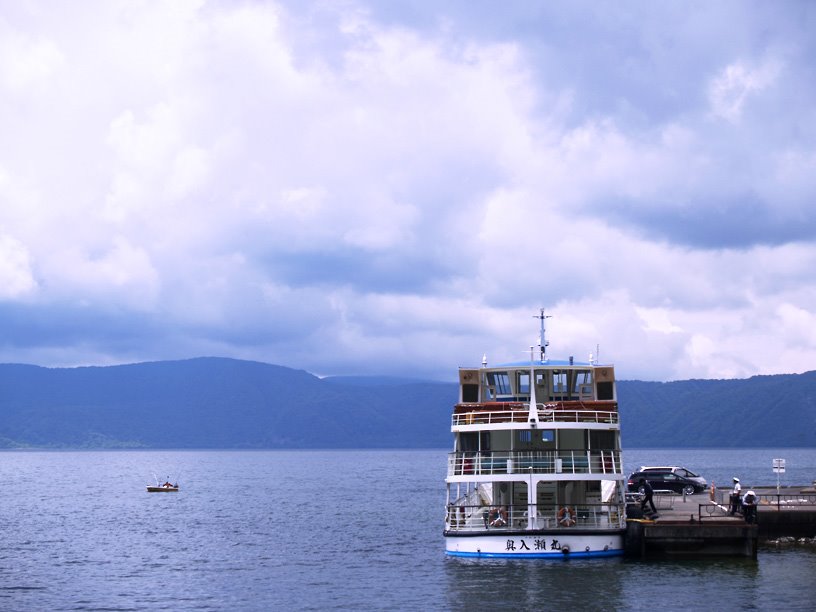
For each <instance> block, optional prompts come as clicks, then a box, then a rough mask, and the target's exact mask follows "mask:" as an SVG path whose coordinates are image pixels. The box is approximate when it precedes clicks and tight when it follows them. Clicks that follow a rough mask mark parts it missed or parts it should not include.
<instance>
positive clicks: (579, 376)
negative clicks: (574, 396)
mask: <svg viewBox="0 0 816 612" xmlns="http://www.w3.org/2000/svg"><path fill="white" fill-rule="evenodd" d="M574 384H575V388H574V389H573V390H574V391H575V393H581V387H585V386H586V385H591V384H592V374H590V372H589V371H580V372H576V373H575V383H574Z"/></svg>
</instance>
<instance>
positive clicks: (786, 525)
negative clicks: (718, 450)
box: [626, 487, 816, 559]
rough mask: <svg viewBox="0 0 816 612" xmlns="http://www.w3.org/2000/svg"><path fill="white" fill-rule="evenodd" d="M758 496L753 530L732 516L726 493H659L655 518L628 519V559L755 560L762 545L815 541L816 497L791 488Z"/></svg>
mask: <svg viewBox="0 0 816 612" xmlns="http://www.w3.org/2000/svg"><path fill="white" fill-rule="evenodd" d="M754 491H755V492H756V493H757V494H758V495H759V498H760V503H759V505H758V507H757V521H756V523H755V524H748V523H746V522H745V520H744V518H743V517H742V516H741V515H740V514H736V515H733V516H732V515H730V514H729V511H728V491H725V490H718V491H715V492H714V495H713V496H712V495H711V494H710V493H708V492H707V493H701V494H697V495H691V496H681V495H677V494H670V493H668V492H656V493H655V496H654V499H655V504H656V506H657V510H658V516H657V517H656V518H653V519H650V518H639V517H638V518H632V516H633V515H634V516H638V514H639V513H638V512H637V511H634V512H630V513H629V514H628V515H627V516H628V517H629V518H628V520H627V532H626V553H627V555H628V556H630V557H635V558H640V559H647V558H659V557H685V558H705V557H715V556H720V557H721V556H728V557H748V558H753V559H755V558H756V555H757V545H758V542H759V541H761V540H762V539H771V538H779V537H782V536H794V537H813V536H815V535H816V491H813V490H812V489H809V488H805V487H787V488H786V490H785V491H784V492H783V491H780V494H779V495H777V494H776V488H775V487H773V488H770V487H758V488H754ZM632 507H633V506H630V508H632ZM634 508H635V509H639V506H634Z"/></svg>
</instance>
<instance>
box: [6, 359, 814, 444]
mask: <svg viewBox="0 0 816 612" xmlns="http://www.w3.org/2000/svg"><path fill="white" fill-rule="evenodd" d="M618 395H619V401H620V410H621V422H622V428H623V445H624V448H627V447H669V448H670V447H728V446H732V447H754V446H762V447H784V446H794V447H812V446H816V372H808V373H805V374H800V375H780V376H757V377H753V378H749V379H746V380H688V381H679V382H670V383H656V382H639V381H620V382H619V385H618ZM456 398H457V387H456V385H455V384H453V383H437V382H428V381H416V380H409V379H397V378H377V377H353V378H329V379H320V378H318V377H316V376H313V375H311V374H309V373H307V372H304V371H301V370H293V369H290V368H286V367H282V366H276V365H270V364H265V363H258V362H250V361H239V360H234V359H221V358H199V359H190V360H185V361H167V362H155V363H141V364H133V365H124V366H111V367H87V368H62V369H52V368H42V367H37V366H29V365H14V364H5V365H0V448H288V449H292V448H447V447H449V446H450V445H451V434H450V412H451V408H452V406H453V404H454V403H455V401H456Z"/></svg>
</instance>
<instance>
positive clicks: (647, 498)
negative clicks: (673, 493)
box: [640, 478, 657, 514]
mask: <svg viewBox="0 0 816 612" xmlns="http://www.w3.org/2000/svg"><path fill="white" fill-rule="evenodd" d="M640 488H641V489H643V500H642V501H641V502H640V509H641V510H642V511H643V512H644V513H645V512H646V504H649V505H650V506H651V507H652V514H657V508H655V505H654V500H653V499H652V497H653V496H654V490H653V489H652V485H650V484H649V481H648V480H646V479H645V478H641V479H640Z"/></svg>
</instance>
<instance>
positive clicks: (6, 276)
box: [0, 235, 37, 300]
mask: <svg viewBox="0 0 816 612" xmlns="http://www.w3.org/2000/svg"><path fill="white" fill-rule="evenodd" d="M36 288H37V282H36V281H35V280H34V276H33V273H32V270H31V263H30V261H29V254H28V251H27V249H26V248H25V246H24V245H23V244H22V243H20V242H19V241H18V240H15V239H14V238H12V237H11V236H8V235H0V299H3V300H13V299H25V298H26V297H27V296H29V295H31V293H32V292H33V291H34V290H35V289H36Z"/></svg>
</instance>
